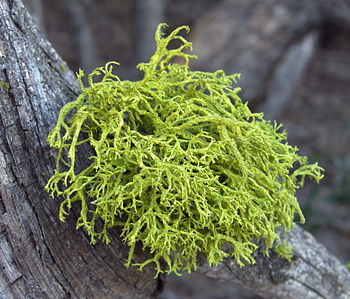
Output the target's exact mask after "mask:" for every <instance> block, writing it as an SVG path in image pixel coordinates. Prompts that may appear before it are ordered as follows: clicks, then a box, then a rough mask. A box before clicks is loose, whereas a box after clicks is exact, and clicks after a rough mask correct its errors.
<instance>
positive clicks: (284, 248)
mask: <svg viewBox="0 0 350 299" xmlns="http://www.w3.org/2000/svg"><path fill="white" fill-rule="evenodd" d="M273 250H274V252H275V253H276V254H277V255H278V256H280V257H282V258H285V259H286V260H287V261H288V262H291V261H292V258H293V246H290V245H288V243H287V241H286V240H285V239H283V240H282V241H280V242H278V243H277V244H276V245H275V247H274V248H273Z"/></svg>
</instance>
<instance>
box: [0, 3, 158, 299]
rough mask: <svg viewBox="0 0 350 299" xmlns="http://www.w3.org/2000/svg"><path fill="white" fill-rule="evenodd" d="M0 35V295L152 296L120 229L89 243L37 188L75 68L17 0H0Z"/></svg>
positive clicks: (48, 169)
mask: <svg viewBox="0 0 350 299" xmlns="http://www.w3.org/2000/svg"><path fill="white" fill-rule="evenodd" d="M0 38H1V40H0V66H1V69H0V80H1V81H0V83H1V84H0V178H1V180H0V194H1V197H0V203H1V204H0V207H1V209H0V239H1V242H0V265H1V266H0V297H1V298H69V297H72V298H148V297H151V296H152V294H154V293H155V292H156V290H157V287H158V281H157V280H154V279H153V275H154V273H152V271H151V270H146V271H144V272H140V271H135V270H134V269H127V268H125V267H124V262H125V258H126V257H127V247H126V245H125V244H124V243H123V242H122V241H121V240H120V238H119V237H118V234H115V235H114V241H113V243H112V245H110V246H106V245H104V244H98V245H96V246H92V245H90V244H89V241H88V238H87V236H86V235H85V234H84V232H83V230H75V227H74V226H75V225H74V223H75V222H74V219H69V220H68V221H67V223H61V222H59V220H58V218H57V213H58V203H57V201H56V200H53V199H51V198H49V196H48V194H47V193H46V192H45V191H44V190H43V186H44V185H45V183H46V181H47V180H48V178H49V177H50V175H51V174H52V169H53V167H54V153H53V152H52V151H51V150H50V149H49V147H48V145H47V143H46V141H45V139H46V136H47V134H48V132H49V131H50V129H51V128H52V126H53V124H54V122H55V119H56V117H57V113H58V111H59V109H60V107H61V106H62V105H63V104H64V103H65V102H66V101H69V100H72V99H73V98H74V97H75V96H76V95H77V93H78V86H77V83H76V80H75V78H74V75H73V74H72V72H71V71H69V70H68V68H67V65H66V64H65V62H63V61H62V60H61V58H60V57H59V56H58V55H57V53H56V52H55V51H54V50H53V48H52V47H51V45H50V44H49V43H48V42H47V41H46V40H45V39H44V38H43V37H42V36H41V35H40V33H39V32H38V30H37V28H36V26H35V25H34V24H33V22H32V20H31V19H30V17H29V15H28V13H27V12H26V10H25V9H24V7H23V5H22V3H21V2H20V1H18V0H8V1H5V0H1V1H0ZM72 218H73V217H72ZM141 254H142V253H141Z"/></svg>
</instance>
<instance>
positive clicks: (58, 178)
mask: <svg viewBox="0 0 350 299" xmlns="http://www.w3.org/2000/svg"><path fill="white" fill-rule="evenodd" d="M163 27H164V24H161V25H160V26H159V27H158V29H157V31H156V35H155V38H156V43H157V49H156V52H155V54H154V55H153V57H152V58H151V60H150V62H149V63H142V64H140V65H139V66H138V68H139V69H140V70H141V71H143V72H144V78H143V79H142V80H140V81H138V82H131V81H121V80H120V79H119V78H118V77H117V76H116V75H114V74H113V73H112V68H113V66H114V65H115V64H116V63H113V62H110V63H107V64H106V66H105V67H101V68H98V69H96V70H95V71H93V72H92V73H91V74H90V75H89V76H88V86H83V83H82V77H83V76H84V73H83V72H82V71H80V72H79V74H78V80H79V82H80V84H81V88H82V93H81V94H80V95H79V96H78V97H77V99H76V100H75V101H73V102H70V103H68V104H66V105H65V106H64V107H63V108H62V109H61V111H60V114H59V117H58V121H57V124H56V126H55V127H54V129H53V130H52V131H51V133H50V134H49V137H48V142H49V143H50V145H51V146H52V147H54V148H57V149H58V156H57V168H56V170H55V172H54V174H53V176H52V177H51V178H50V180H49V182H48V183H47V185H46V189H47V190H48V191H49V192H50V193H51V195H52V196H55V197H56V196H60V197H61V198H63V201H62V203H61V207H60V214H59V218H60V220H61V221H64V220H65V216H66V215H67V210H69V209H71V207H72V204H73V203H75V202H76V203H77V204H80V214H79V218H78V220H77V228H80V227H83V228H84V229H85V230H86V231H87V233H88V234H89V236H90V237H91V242H92V243H95V242H96V240H97V239H101V240H102V241H104V242H106V243H108V242H110V238H109V236H108V230H109V229H112V228H113V227H115V226H120V227H121V231H122V233H121V234H122V237H123V239H124V241H125V242H126V243H127V244H128V245H129V246H130V251H129V258H128V260H127V262H126V265H127V266H130V265H132V264H133V263H134V262H133V255H134V249H135V246H136V243H139V244H140V245H141V246H142V247H143V248H144V249H147V250H149V251H150V253H151V254H152V257H151V258H150V259H148V260H145V261H144V262H143V263H141V264H138V266H139V268H140V269H142V268H143V267H144V266H145V265H147V264H149V263H153V264H154V267H155V269H156V271H157V274H158V273H160V272H164V271H165V272H166V273H170V272H178V271H181V270H187V271H191V270H194V269H196V264H197V257H198V254H199V253H204V255H205V256H206V258H207V261H208V262H209V264H211V265H215V264H217V263H218V262H219V261H221V260H222V259H223V258H224V257H226V256H228V255H229V254H230V255H232V256H233V257H234V258H235V260H236V261H237V263H238V264H239V265H241V266H243V265H244V262H247V263H254V262H255V261H254V258H253V257H252V252H253V251H254V250H255V249H256V248H257V245H256V244H255V243H254V240H257V239H261V238H262V239H264V240H265V247H266V253H267V251H268V249H270V248H271V247H272V244H273V243H274V241H275V240H277V239H278V235H277V234H276V232H275V231H276V228H278V227H283V228H285V229H290V228H292V226H293V219H294V216H295V214H297V215H298V217H299V220H300V221H301V222H303V221H304V217H303V215H302V212H301V210H300V208H299V205H298V202H297V200H296V198H295V191H296V189H297V188H298V187H300V186H301V185H302V184H303V183H304V178H305V176H310V177H312V178H314V179H315V180H316V181H318V180H319V179H320V178H321V177H322V174H321V170H322V169H321V168H320V167H319V166H318V165H317V164H311V165H310V164H308V163H307V159H306V158H305V157H300V156H299V155H297V148H296V147H293V146H291V145H289V144H287V142H286V133H285V132H283V131H281V127H280V126H278V125H276V124H275V123H271V122H269V121H266V120H264V119H263V115H262V114H260V113H252V112H251V111H250V110H249V108H248V106H247V103H243V102H242V100H241V99H240V98H239V97H238V95H237V93H238V92H239V88H234V89H232V86H233V85H236V80H237V78H238V77H239V75H237V74H236V75H225V73H224V72H223V71H216V72H214V73H207V72H199V71H190V70H189V68H188V61H189V59H191V58H194V56H192V55H189V54H187V53H184V52H183V50H184V49H191V47H192V45H191V43H190V42H188V41H187V40H185V39H184V38H183V37H182V36H180V35H179V32H180V31H181V30H188V27H185V26H183V27H180V28H177V29H175V30H174V31H173V32H171V33H170V34H169V35H168V36H167V37H164V35H163V33H162V29H163ZM172 40H178V41H179V42H180V43H181V45H180V46H179V47H178V48H176V49H168V45H169V43H170V42H171V41H172ZM179 56H180V57H182V58H183V59H184V60H185V64H184V65H179V64H173V63H172V59H173V58H174V57H179ZM94 80H96V81H94ZM83 144H88V145H89V147H90V148H91V149H92V151H93V154H92V155H91V156H90V157H87V158H86V157H85V155H84V154H83V153H85V152H83V153H82V151H81V150H80V148H81V146H82V145H83ZM78 160H79V161H80V162H81V161H84V160H86V161H88V162H87V165H88V166H87V167H86V168H85V169H79V168H78V166H77V165H76V164H77V161H78ZM80 165H81V164H80ZM223 244H229V245H231V246H230V248H231V249H232V250H231V252H230V253H227V252H224V251H223V250H222V245H223Z"/></svg>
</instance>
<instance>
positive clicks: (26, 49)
mask: <svg viewBox="0 0 350 299" xmlns="http://www.w3.org/2000/svg"><path fill="white" fill-rule="evenodd" d="M78 92H79V90H78V86H77V82H76V80H75V78H74V76H73V74H72V72H71V71H70V70H69V69H68V68H67V65H66V64H65V62H64V61H62V60H61V58H60V57H59V56H58V55H57V53H56V52H55V51H54V49H53V48H52V47H51V45H50V44H49V43H48V42H47V41H46V40H45V39H44V38H43V37H42V36H41V35H40V33H39V32H38V30H37V27H36V26H35V25H34V24H33V22H32V20H31V19H30V17H29V15H28V13H27V12H26V10H25V9H24V7H23V5H22V3H21V2H20V1H19V0H0V298H152V297H156V296H157V294H158V292H159V291H160V289H161V286H162V279H161V278H158V279H154V278H153V276H154V272H153V270H152V269H150V268H146V269H144V270H143V271H142V272H140V271H135V269H134V268H130V269H127V268H125V267H124V261H125V258H126V257H127V246H126V245H125V244H124V243H123V242H122V240H121V238H120V237H119V235H118V232H117V231H114V232H111V234H112V239H113V241H112V243H111V244H110V245H108V246H107V245H104V244H97V245H95V246H92V245H90V244H89V240H88V238H87V236H86V234H85V233H84V231H83V230H81V229H80V230H75V228H74V226H75V219H73V218H74V217H73V216H71V217H69V218H68V220H67V222H66V223H61V222H59V220H58V217H57V215H58V206H59V203H58V202H57V201H56V200H53V199H51V198H49V196H48V194H47V193H46V192H45V191H44V190H43V186H44V185H45V184H46V182H47V180H48V178H49V177H50V175H51V174H52V171H53V167H54V165H55V155H54V152H53V151H52V150H51V149H50V148H49V147H48V144H47V143H46V141H45V139H46V136H47V134H48V132H49V131H50V129H51V128H52V127H53V124H54V123H55V121H56V117H57V113H58V111H59V109H60V107H62V105H63V104H64V103H65V102H67V101H70V100H72V99H73V98H75V97H76V95H77V94H78ZM287 240H288V241H289V242H290V243H291V244H292V245H294V246H295V257H294V258H293V261H292V262H291V263H288V262H286V261H284V260H281V259H280V258H278V257H277V256H275V255H273V254H272V255H271V258H269V259H268V258H266V257H263V256H262V255H261V253H260V252H257V253H256V255H257V256H256V259H257V261H258V262H257V264H256V265H254V266H246V267H244V268H241V269H240V268H238V267H237V265H236V264H235V262H234V260H232V259H227V260H226V261H225V262H223V263H221V264H220V265H218V266H216V267H212V268H210V267H208V266H206V265H205V264H204V263H203V264H202V266H201V267H200V272H202V273H204V274H205V275H207V276H210V277H213V278H214V279H216V280H218V281H221V282H223V283H226V284H231V285H239V286H243V287H247V288H249V289H252V290H254V291H256V292H257V293H259V294H263V295H268V296H270V297H269V298H271V296H275V297H277V298H302V297H304V298H349V297H350V290H349V282H350V275H349V273H348V272H347V270H346V269H345V268H344V267H343V266H342V265H341V264H340V263H339V262H338V261H337V260H336V259H335V258H334V257H333V256H331V255H330V254H329V253H328V252H327V251H326V250H325V249H324V248H323V247H322V246H321V245H319V244H318V243H317V242H316V241H315V240H314V239H313V238H312V237H311V236H310V235H309V234H308V233H306V232H303V231H302V230H301V229H299V228H296V229H295V230H294V231H292V232H291V233H289V234H288V235H287ZM146 254H147V253H144V252H142V251H141V250H138V251H137V254H136V260H137V259H143V258H144V256H145V255H146Z"/></svg>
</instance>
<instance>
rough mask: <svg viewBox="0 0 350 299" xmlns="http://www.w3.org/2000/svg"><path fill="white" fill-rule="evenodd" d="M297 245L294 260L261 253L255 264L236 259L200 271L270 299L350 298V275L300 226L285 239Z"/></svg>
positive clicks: (294, 245)
mask: <svg viewBox="0 0 350 299" xmlns="http://www.w3.org/2000/svg"><path fill="white" fill-rule="evenodd" d="M283 238H285V239H286V240H287V242H288V244H289V245H292V246H293V254H294V256H293V259H292V262H291V263H289V262H288V261H287V260H285V259H283V258H280V257H278V256H277V255H276V254H275V253H273V252H272V253H271V254H270V257H265V256H264V255H263V254H262V252H261V250H260V251H258V252H257V255H256V256H255V258H256V261H257V263H256V264H255V265H246V266H245V267H243V268H240V267H239V266H238V265H237V264H236V263H235V261H234V260H233V259H232V258H228V259H226V260H225V261H224V262H223V263H221V264H220V265H218V266H216V267H209V266H208V265H207V264H203V265H202V266H201V267H200V268H199V272H200V273H202V274H204V275H206V276H208V277H211V278H213V279H215V280H216V281H218V282H220V283H223V284H226V285H232V286H239V287H244V288H247V289H250V290H251V291H253V292H255V293H257V294H259V295H262V296H264V297H266V298H275V297H276V298H289V299H294V298H295V299H299V298H308V299H313V298H315V299H316V298H339V299H346V298H350V272H349V271H348V270H347V269H346V268H345V266H344V265H342V264H341V263H340V262H339V261H338V260H337V259H336V258H335V257H334V256H333V255H332V254H330V253H329V252H328V251H327V249H326V248H325V247H324V246H323V245H321V244H320V243H318V242H317V241H316V240H315V238H314V237H313V236H312V235H311V234H310V233H308V232H306V231H304V230H303V229H301V228H300V227H299V226H296V227H295V228H294V229H293V230H292V231H291V232H288V233H287V234H286V235H285V236H283Z"/></svg>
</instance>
